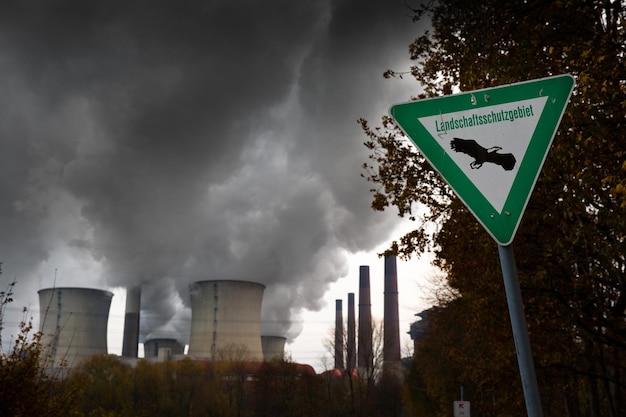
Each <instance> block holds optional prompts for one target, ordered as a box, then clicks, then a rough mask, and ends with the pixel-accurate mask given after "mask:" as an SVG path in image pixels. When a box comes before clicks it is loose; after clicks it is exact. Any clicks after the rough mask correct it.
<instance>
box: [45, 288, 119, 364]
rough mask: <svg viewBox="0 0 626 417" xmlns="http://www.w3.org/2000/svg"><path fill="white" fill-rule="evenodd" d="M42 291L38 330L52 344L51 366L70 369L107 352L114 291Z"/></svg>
mask: <svg viewBox="0 0 626 417" xmlns="http://www.w3.org/2000/svg"><path fill="white" fill-rule="evenodd" d="M38 294H39V309H40V317H39V329H40V331H41V332H42V334H43V337H42V340H41V341H42V344H43V345H44V346H48V347H49V349H50V350H49V352H47V353H48V354H49V355H50V363H49V364H46V365H47V366H49V367H59V366H61V365H64V366H67V367H68V368H71V367H73V366H75V365H77V364H78V363H79V362H81V361H83V360H86V359H89V358H90V357H92V356H93V355H98V354H106V353H108V352H107V325H108V320H109V309H110V307H111V299H112V298H113V293H112V292H109V291H104V290H98V289H91V288H46V289H42V290H39V291H38Z"/></svg>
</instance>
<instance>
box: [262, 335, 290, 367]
mask: <svg viewBox="0 0 626 417" xmlns="http://www.w3.org/2000/svg"><path fill="white" fill-rule="evenodd" d="M286 341H287V338H286V337H282V336H261V346H262V347H263V360H265V361H271V360H272V359H283V358H284V357H285V342H286Z"/></svg>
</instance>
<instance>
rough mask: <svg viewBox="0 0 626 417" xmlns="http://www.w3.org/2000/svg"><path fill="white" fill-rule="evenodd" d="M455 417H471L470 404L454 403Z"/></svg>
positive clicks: (465, 402)
mask: <svg viewBox="0 0 626 417" xmlns="http://www.w3.org/2000/svg"><path fill="white" fill-rule="evenodd" d="M454 417H470V402H469V401H455V402H454Z"/></svg>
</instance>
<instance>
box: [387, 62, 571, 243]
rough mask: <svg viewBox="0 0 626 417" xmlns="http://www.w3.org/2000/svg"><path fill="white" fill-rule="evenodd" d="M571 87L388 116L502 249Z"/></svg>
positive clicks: (487, 96)
mask: <svg viewBox="0 0 626 417" xmlns="http://www.w3.org/2000/svg"><path fill="white" fill-rule="evenodd" d="M573 88H574V78H573V77H572V76H571V75H569V74H565V75H559V76H554V77H547V78H541V79H538V80H531V81H525V82H521V83H516V84H509V85H503V86H500V87H494V88H486V89H483V90H475V91H470V92H467V93H460V94H454V95H450V96H444V97H437V98H431V99H424V100H418V101H411V102H408V103H402V104H396V105H394V106H391V108H390V110H389V113H390V114H391V116H392V117H393V118H394V119H395V121H396V122H397V124H398V125H399V126H400V128H401V129H402V130H403V131H404V133H405V134H406V135H407V136H408V137H409V138H410V139H411V140H412V141H413V143H414V144H415V145H416V146H417V148H418V149H419V150H420V152H421V153H422V154H423V155H424V157H425V158H426V159H427V160H428V161H429V162H430V164H431V165H432V166H433V167H434V168H435V169H436V170H437V171H439V173H440V174H441V175H442V176H443V178H444V179H445V180H446V182H447V183H448V184H449V185H450V187H452V189H453V190H454V191H455V193H456V194H457V195H458V196H459V198H460V199H461V201H463V203H465V205H466V206H467V207H468V208H469V210H470V211H471V212H472V213H473V214H474V216H475V217H476V218H477V219H478V221H479V222H480V223H481V224H482V225H483V226H484V227H485V228H486V229H487V231H488V232H489V234H490V235H491V236H492V237H493V238H494V239H495V240H496V241H497V242H498V243H499V244H501V245H503V246H506V245H509V244H510V243H511V242H512V241H513V238H514V236H515V232H516V231H517V228H518V226H519V223H520V221H521V218H522V215H523V213H524V210H525V209H526V204H527V203H528V200H529V199H530V195H531V193H532V190H533V188H534V186H535V182H536V181H537V177H538V176H539V172H540V171H541V167H542V166H543V163H544V161H545V158H546V156H547V154H548V150H549V149H550V145H551V144H552V139H553V138H554V135H555V134H556V130H557V127H558V125H559V123H560V122H561V117H562V116H563V112H564V111H565V106H566V105H567V102H568V101H569V97H570V95H571V93H572V90H573Z"/></svg>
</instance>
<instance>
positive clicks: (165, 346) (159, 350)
mask: <svg viewBox="0 0 626 417" xmlns="http://www.w3.org/2000/svg"><path fill="white" fill-rule="evenodd" d="M164 350H165V351H167V355H163V351H164ZM143 352H144V357H145V358H146V359H154V358H159V357H160V356H166V357H172V356H174V355H183V354H184V353H185V346H184V345H183V344H181V343H180V342H179V341H178V340H176V339H170V338H155V339H149V340H146V341H145V342H144V344H143Z"/></svg>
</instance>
